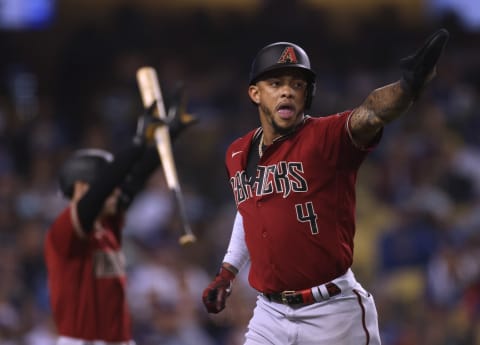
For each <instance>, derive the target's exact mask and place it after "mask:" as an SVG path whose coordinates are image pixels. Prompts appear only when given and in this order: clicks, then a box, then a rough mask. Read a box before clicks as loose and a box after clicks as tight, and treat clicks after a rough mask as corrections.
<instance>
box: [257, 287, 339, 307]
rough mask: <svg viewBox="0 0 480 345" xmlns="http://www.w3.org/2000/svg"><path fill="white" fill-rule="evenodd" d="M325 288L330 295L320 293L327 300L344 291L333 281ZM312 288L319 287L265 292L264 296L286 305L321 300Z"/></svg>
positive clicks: (304, 303) (271, 300)
mask: <svg viewBox="0 0 480 345" xmlns="http://www.w3.org/2000/svg"><path fill="white" fill-rule="evenodd" d="M325 288H326V289H327V292H328V296H323V295H321V294H320V295H321V296H322V300H327V299H329V298H330V297H333V296H336V295H338V294H340V293H341V292H342V290H340V288H339V287H338V286H337V285H335V284H334V283H332V282H330V283H327V284H325ZM312 289H318V287H313V288H311V289H305V290H299V291H282V292H273V293H264V294H263V296H265V297H266V298H267V299H268V300H269V301H270V302H277V303H283V304H286V305H299V304H303V305H307V304H312V303H315V302H319V301H317V300H316V299H315V298H314V296H313V294H312Z"/></svg>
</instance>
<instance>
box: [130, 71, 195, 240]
mask: <svg viewBox="0 0 480 345" xmlns="http://www.w3.org/2000/svg"><path fill="white" fill-rule="evenodd" d="M137 83H138V87H139V89H140V94H141V96H142V101H143V105H144V106H145V107H146V108H147V107H149V106H151V105H152V103H153V102H154V101H157V102H156V109H155V114H156V115H157V116H158V117H159V118H160V119H162V120H166V119H167V114H166V111H165V105H164V102H163V96H162V92H161V89H160V83H159V82H158V77H157V72H156V70H155V69H154V68H153V67H150V66H145V67H141V68H139V69H138V70H137ZM155 142H156V145H157V150H158V154H159V156H160V160H161V162H162V167H163V172H164V174H165V179H166V180H167V185H168V188H169V189H170V190H171V191H172V192H173V194H174V196H175V200H176V204H177V207H178V210H179V213H180V218H181V221H182V226H183V235H182V236H180V238H179V240H178V241H179V243H180V244H181V245H187V244H190V243H193V242H195V241H196V237H195V235H194V234H193V232H192V229H191V228H190V224H189V222H188V219H187V213H186V210H185V202H184V200H183V195H182V191H181V189H180V182H179V180H178V175H177V169H176V166H175V160H174V158H173V151H172V144H171V140H170V133H169V131H168V126H160V127H158V128H157V129H156V130H155Z"/></svg>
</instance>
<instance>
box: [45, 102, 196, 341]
mask: <svg viewBox="0 0 480 345" xmlns="http://www.w3.org/2000/svg"><path fill="white" fill-rule="evenodd" d="M154 108H155V104H153V105H152V106H151V107H150V108H149V109H148V111H147V112H146V113H145V114H144V115H143V116H141V117H140V119H139V121H138V126H137V132H136V135H135V136H134V139H133V141H132V142H131V143H130V144H129V145H127V147H126V148H125V149H124V150H122V151H120V152H118V154H116V156H115V157H113V155H112V154H111V153H109V152H107V151H104V150H99V149H83V150H79V151H77V152H75V153H74V154H73V155H72V156H71V157H70V158H69V159H67V160H66V161H65V163H64V164H63V166H62V168H61V171H60V174H59V182H60V189H61V191H62V193H63V194H64V196H65V197H67V198H69V199H70V203H69V205H68V207H66V208H65V209H64V210H63V211H62V212H61V213H60V215H59V216H58V217H57V218H56V220H55V221H54V222H53V224H52V225H51V227H50V229H49V231H48V233H47V236H46V240H45V260H46V265H47V270H48V288H49V292H50V302H51V308H52V312H53V318H54V321H55V325H56V327H57V332H58V334H59V338H58V342H57V345H87V344H88V345H127V344H128V345H133V344H134V341H133V340H132V333H131V320H130V314H129V310H128V305H127V300H126V291H125V287H126V276H125V258H124V255H123V253H122V241H121V230H122V225H123V221H124V214H125V211H126V210H127V208H128V206H129V205H130V204H131V202H132V200H133V198H134V197H135V195H136V194H137V193H138V192H139V191H140V190H141V189H142V188H143V186H144V183H145V182H146V180H147V178H148V177H149V176H150V175H151V173H152V172H153V171H154V170H155V169H156V168H157V167H158V166H159V158H158V153H157V151H156V148H155V146H154V145H150V143H151V142H152V141H153V132H154V130H155V128H156V127H157V126H159V125H161V122H160V120H157V119H156V118H155V117H154V116H153V115H152V112H153V109H154ZM184 115H186V116H181V117H176V118H175V120H174V122H172V123H171V124H170V132H171V134H172V137H175V136H177V135H178V133H179V132H180V131H181V130H182V129H184V128H185V127H186V126H187V125H189V124H190V123H192V121H193V117H191V116H188V115H187V114H184Z"/></svg>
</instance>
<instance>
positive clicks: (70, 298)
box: [45, 207, 131, 342]
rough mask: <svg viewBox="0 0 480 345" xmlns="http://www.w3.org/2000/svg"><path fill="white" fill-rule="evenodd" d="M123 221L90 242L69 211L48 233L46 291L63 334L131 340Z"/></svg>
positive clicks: (109, 224) (110, 223) (106, 225)
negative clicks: (77, 229)
mask: <svg viewBox="0 0 480 345" xmlns="http://www.w3.org/2000/svg"><path fill="white" fill-rule="evenodd" d="M119 218H121V217H117V218H112V219H110V220H109V221H106V222H104V223H103V224H102V227H101V229H98V230H96V231H93V232H91V233H89V234H88V235H87V237H86V238H83V239H82V238H80V237H79V236H78V234H76V233H75V229H74V225H73V223H72V216H71V207H67V208H66V209H65V210H64V211H63V212H62V213H61V214H60V215H59V217H58V218H57V219H56V220H55V222H54V223H53V225H52V226H51V228H50V229H49V231H48V233H47V236H46V241H45V259H46V264H47V269H48V287H49V291H50V303H51V307H52V312H53V317H54V320H55V324H56V326H57V331H58V333H59V335H62V336H68V337H72V338H78V339H84V340H103V341H110V342H118V341H127V340H131V323H130V314H129V309H128V305H127V302H126V301H127V299H126V291H125V287H126V275H125V259H124V256H123V253H122V251H121V247H120V246H121V238H120V224H121V222H122V221H123V219H119Z"/></svg>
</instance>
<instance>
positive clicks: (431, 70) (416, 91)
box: [400, 29, 450, 99]
mask: <svg viewBox="0 0 480 345" xmlns="http://www.w3.org/2000/svg"><path fill="white" fill-rule="evenodd" d="M449 36H450V34H449V33H448V31H447V30H446V29H440V30H438V31H437V32H435V33H434V34H433V35H431V36H430V37H429V38H428V39H427V40H426V41H425V43H424V44H423V46H422V47H421V48H420V49H418V50H417V51H416V52H415V53H414V54H412V55H409V56H407V57H405V58H403V59H401V60H400V67H401V68H402V70H403V75H402V83H403V85H404V86H405V87H406V88H407V89H408V90H409V92H411V93H412V95H413V97H414V99H416V98H418V96H419V95H420V93H421V92H422V89H423V87H424V86H425V84H426V83H428V82H429V81H430V80H431V79H432V78H433V77H434V76H435V73H436V65H437V61H438V59H439V58H440V56H441V55H442V52H443V50H444V49H445V46H446V45H447V41H448V38H449Z"/></svg>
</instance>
